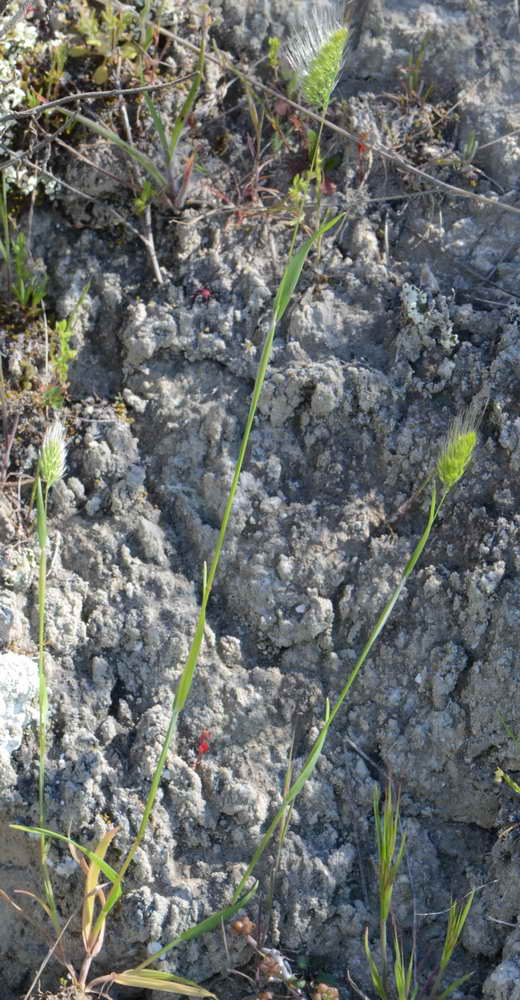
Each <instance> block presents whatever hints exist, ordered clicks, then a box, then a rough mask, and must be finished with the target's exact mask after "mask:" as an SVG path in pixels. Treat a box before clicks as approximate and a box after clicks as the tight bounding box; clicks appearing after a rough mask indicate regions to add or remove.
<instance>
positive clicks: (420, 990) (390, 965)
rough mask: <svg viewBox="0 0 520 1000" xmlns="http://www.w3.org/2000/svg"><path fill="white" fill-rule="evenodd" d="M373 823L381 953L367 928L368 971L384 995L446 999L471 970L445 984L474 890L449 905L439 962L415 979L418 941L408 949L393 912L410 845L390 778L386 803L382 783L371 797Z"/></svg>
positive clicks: (398, 999)
mask: <svg viewBox="0 0 520 1000" xmlns="http://www.w3.org/2000/svg"><path fill="white" fill-rule="evenodd" d="M373 809H374V822H375V831H376V853H377V862H376V872H377V885H378V898H379V921H378V923H379V958H378V959H377V958H376V957H375V956H374V954H373V952H372V949H371V947H370V943H369V937H368V927H367V929H366V931H365V936H364V946H365V955H366V958H367V962H368V967H369V971H370V978H371V980H372V984H373V986H374V989H375V991H376V993H377V995H378V997H379V998H380V1000H415V998H416V997H418V996H419V995H420V996H424V997H428V998H429V1000H445V998H446V997H448V996H450V995H451V994H452V993H453V992H454V991H455V990H457V989H458V988H459V987H460V986H461V985H462V983H464V982H466V980H467V979H469V978H470V975H471V973H468V974H466V975H464V976H461V977H459V979H456V980H455V981H454V982H452V983H451V984H450V985H449V986H447V987H443V980H444V976H445V974H446V969H447V967H448V965H449V963H450V961H451V959H452V956H453V952H454V951H455V948H456V947H457V944H458V942H459V940H460V936H461V934H462V931H463V928H464V924H465V922H466V919H467V917H468V914H469V911H470V909H471V905H472V903H473V897H474V895H475V891H474V890H472V891H471V892H470V893H468V895H467V896H466V899H465V900H464V901H462V902H461V903H457V902H453V903H452V904H451V906H450V907H449V910H448V926H447V928H446V933H445V936H444V944H443V948H442V953H441V957H440V960H439V964H438V967H437V969H436V971H435V973H434V974H433V976H431V975H430V976H429V977H428V979H427V981H426V982H425V984H424V986H420V985H419V983H418V982H417V981H416V978H415V970H416V944H415V941H412V942H411V944H410V946H409V948H408V953H407V954H406V949H405V947H404V945H403V942H402V940H401V937H400V935H399V932H398V929H397V925H396V921H395V918H394V916H393V913H392V896H393V891H394V887H395V884H396V880H397V876H398V874H399V870H400V868H401V864H402V861H403V857H404V853H405V850H406V833H405V834H402V835H401V833H400V802H399V796H397V798H396V799H394V793H393V790H392V785H391V784H390V783H388V785H387V788H386V795H385V801H384V804H383V805H381V792H380V789H379V786H378V785H376V787H375V789H374V798H373ZM389 931H392V934H391V937H392V945H390V943H389Z"/></svg>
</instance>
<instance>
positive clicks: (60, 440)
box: [39, 420, 67, 486]
mask: <svg viewBox="0 0 520 1000" xmlns="http://www.w3.org/2000/svg"><path fill="white" fill-rule="evenodd" d="M66 458H67V448H66V445H65V432H64V430H63V425H62V424H60V422H59V420H56V421H55V422H54V423H53V424H52V426H51V427H49V428H47V430H46V431H45V434H44V438H43V442H42V446H41V450H40V462H39V472H40V476H41V478H42V479H43V481H44V483H47V486H54V485H55V484H56V483H57V482H59V480H60V479H63V476H64V475H65V462H66Z"/></svg>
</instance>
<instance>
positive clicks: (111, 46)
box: [69, 0, 141, 85]
mask: <svg viewBox="0 0 520 1000" xmlns="http://www.w3.org/2000/svg"><path fill="white" fill-rule="evenodd" d="M135 17H136V15H135V12H134V11H133V10H129V9H127V10H123V9H121V8H120V7H119V5H117V7H116V6H114V4H113V3H112V2H111V0H105V2H104V3H103V4H102V6H101V9H100V10H99V11H98V10H95V9H94V8H92V7H91V6H89V5H88V4H87V3H83V4H82V6H81V8H80V15H79V18H78V20H77V22H76V24H75V31H76V33H77V34H78V35H80V36H81V37H82V39H83V41H82V42H79V43H78V44H77V45H72V46H71V47H70V49H69V55H70V56H71V57H72V58H73V59H78V58H80V59H83V58H85V57H88V56H92V55H94V56H99V57H100V59H101V62H100V64H99V66H98V67H97V69H96V71H95V73H94V76H93V81H94V83H95V84H97V85H100V84H101V85H102V84H104V83H106V81H107V80H108V77H109V74H110V69H111V68H115V67H117V66H118V64H119V62H120V61H121V60H122V59H123V60H129V61H130V62H134V61H135V60H136V59H138V57H139V55H140V51H141V50H140V46H139V44H138V41H137V39H136V40H135V41H134V39H133V38H132V32H131V28H132V23H133V22H134V21H135Z"/></svg>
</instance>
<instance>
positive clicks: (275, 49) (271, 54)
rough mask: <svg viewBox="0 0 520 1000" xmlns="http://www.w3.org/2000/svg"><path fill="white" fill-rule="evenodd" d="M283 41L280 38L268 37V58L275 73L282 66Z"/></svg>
mask: <svg viewBox="0 0 520 1000" xmlns="http://www.w3.org/2000/svg"><path fill="white" fill-rule="evenodd" d="M281 44H282V43H281V41H280V39H279V38H268V40H267V59H268V62H269V65H270V67H271V69H272V70H274V71H275V73H277V72H278V70H279V68H280V48H281Z"/></svg>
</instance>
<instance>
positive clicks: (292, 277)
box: [273, 212, 345, 323]
mask: <svg viewBox="0 0 520 1000" xmlns="http://www.w3.org/2000/svg"><path fill="white" fill-rule="evenodd" d="M344 215H345V213H344V212H342V213H341V215H336V216H334V218H333V219H330V220H329V222H326V223H325V224H324V225H323V226H322V227H321V229H318V230H317V232H315V233H313V235H312V236H310V237H309V239H308V240H306V241H305V243H304V244H303V246H302V247H300V249H299V250H298V251H297V252H296V253H295V254H293V255H292V257H291V258H290V260H289V263H288V264H287V266H286V268H285V271H284V273H283V277H282V280H281V282H280V285H279V287H278V291H277V293H276V298H275V300H274V309H273V318H274V322H275V323H279V322H280V320H281V318H282V316H283V314H284V312H285V310H286V309H287V306H288V305H289V302H290V301H291V296H292V294H293V292H294V289H295V288H296V285H297V284H298V281H299V280H300V274H301V273H302V269H303V265H304V264H305V261H306V259H307V255H308V253H309V250H310V249H311V247H312V245H313V243H315V242H316V240H318V239H320V238H321V237H322V236H323V234H324V233H326V232H327V231H328V230H329V229H332V226H335V225H336V223H337V222H339V220H340V219H343V218H344Z"/></svg>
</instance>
